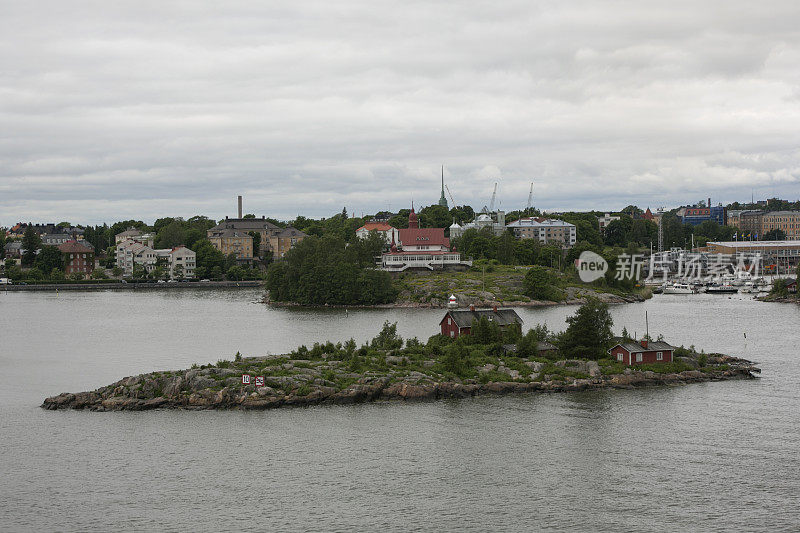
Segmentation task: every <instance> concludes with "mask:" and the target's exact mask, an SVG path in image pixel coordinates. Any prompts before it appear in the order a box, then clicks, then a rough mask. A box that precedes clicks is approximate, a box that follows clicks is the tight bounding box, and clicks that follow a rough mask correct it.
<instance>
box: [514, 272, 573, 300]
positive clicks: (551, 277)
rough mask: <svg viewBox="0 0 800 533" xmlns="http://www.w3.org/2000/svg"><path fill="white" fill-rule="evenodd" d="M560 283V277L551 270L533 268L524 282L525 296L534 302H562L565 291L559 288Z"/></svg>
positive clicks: (526, 275)
mask: <svg viewBox="0 0 800 533" xmlns="http://www.w3.org/2000/svg"><path fill="white" fill-rule="evenodd" d="M558 281H559V280H558V276H557V275H556V274H555V273H553V271H552V270H551V269H549V268H547V267H543V266H538V265H536V266H532V267H531V268H530V269H528V272H527V273H526V274H525V279H524V280H523V286H524V290H525V295H526V296H528V297H530V298H532V299H534V300H547V301H551V302H558V301H561V300H563V299H564V291H562V290H561V289H559V288H558Z"/></svg>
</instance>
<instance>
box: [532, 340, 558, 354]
mask: <svg viewBox="0 0 800 533" xmlns="http://www.w3.org/2000/svg"><path fill="white" fill-rule="evenodd" d="M550 350H558V348H556V347H555V346H554V345H552V344H550V343H549V342H544V341H542V342H538V343H536V351H539V352H547V351H550Z"/></svg>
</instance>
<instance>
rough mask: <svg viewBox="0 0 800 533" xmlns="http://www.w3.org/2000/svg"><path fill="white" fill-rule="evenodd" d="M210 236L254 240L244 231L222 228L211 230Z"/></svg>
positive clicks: (209, 231)
mask: <svg viewBox="0 0 800 533" xmlns="http://www.w3.org/2000/svg"><path fill="white" fill-rule="evenodd" d="M208 236H209V237H242V238H245V239H250V240H252V239H253V237H252V236H251V235H249V234H248V233H247V232H245V231H244V230H241V229H231V228H222V229H216V228H211V229H210V230H208Z"/></svg>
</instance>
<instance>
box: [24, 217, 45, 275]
mask: <svg viewBox="0 0 800 533" xmlns="http://www.w3.org/2000/svg"><path fill="white" fill-rule="evenodd" d="M41 245H42V238H41V237H39V235H38V234H37V233H36V232H35V231H34V230H33V227H32V226H28V228H27V229H26V230H25V234H24V235H23V236H22V249H23V250H25V253H24V254H22V266H31V265H33V262H34V261H35V260H36V250H38V249H39V247H40V246H41Z"/></svg>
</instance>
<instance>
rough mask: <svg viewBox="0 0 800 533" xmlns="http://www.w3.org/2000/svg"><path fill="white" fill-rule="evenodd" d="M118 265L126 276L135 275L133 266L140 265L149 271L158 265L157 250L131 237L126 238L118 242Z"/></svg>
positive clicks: (116, 255) (116, 250)
mask: <svg viewBox="0 0 800 533" xmlns="http://www.w3.org/2000/svg"><path fill="white" fill-rule="evenodd" d="M114 253H115V261H116V265H117V267H119V268H120V269H121V270H122V275H123V276H124V277H130V276H132V275H133V266H134V265H135V264H136V265H140V266H141V267H142V268H144V269H145V271H146V272H147V273H150V272H152V271H153V269H154V268H155V267H156V261H157V260H158V257H157V255H156V251H155V250H154V249H153V248H151V247H150V246H148V245H147V244H144V243H141V242H139V241H134V240H131V239H125V240H123V241H121V242H119V243H118V244H117V247H116V249H115V252H114Z"/></svg>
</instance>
